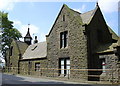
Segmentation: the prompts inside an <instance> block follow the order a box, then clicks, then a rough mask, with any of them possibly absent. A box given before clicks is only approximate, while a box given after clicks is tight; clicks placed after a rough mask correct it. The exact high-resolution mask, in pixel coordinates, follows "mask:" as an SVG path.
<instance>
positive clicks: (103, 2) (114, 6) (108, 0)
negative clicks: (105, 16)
mask: <svg viewBox="0 0 120 86" xmlns="http://www.w3.org/2000/svg"><path fill="white" fill-rule="evenodd" d="M118 1H119V0H98V4H99V6H100V8H101V10H102V11H103V12H105V13H111V12H117V11H118Z"/></svg>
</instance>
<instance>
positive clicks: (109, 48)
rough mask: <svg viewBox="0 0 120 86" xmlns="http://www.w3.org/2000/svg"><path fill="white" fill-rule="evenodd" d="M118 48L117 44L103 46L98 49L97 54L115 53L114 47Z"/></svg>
mask: <svg viewBox="0 0 120 86" xmlns="http://www.w3.org/2000/svg"><path fill="white" fill-rule="evenodd" d="M116 46H117V43H112V44H111V43H110V44H105V45H101V46H99V47H98V49H97V53H107V52H113V51H114V50H115V48H114V47H116Z"/></svg>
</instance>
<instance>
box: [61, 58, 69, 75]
mask: <svg viewBox="0 0 120 86" xmlns="http://www.w3.org/2000/svg"><path fill="white" fill-rule="evenodd" d="M62 60H63V61H64V64H61V61H62ZM67 60H69V61H70V58H69V57H67V58H59V69H60V70H59V75H64V76H66V75H68V72H67V71H68V70H69V69H67V66H70V64H67ZM62 66H64V74H62V72H61V71H62V70H61V69H62V68H61V67H62ZM69 74H70V71H69Z"/></svg>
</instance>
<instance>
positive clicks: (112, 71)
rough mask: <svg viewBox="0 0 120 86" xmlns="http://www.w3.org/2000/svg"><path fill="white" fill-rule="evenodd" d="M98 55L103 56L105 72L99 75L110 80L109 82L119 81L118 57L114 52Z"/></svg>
mask: <svg viewBox="0 0 120 86" xmlns="http://www.w3.org/2000/svg"><path fill="white" fill-rule="evenodd" d="M100 57H102V58H105V63H106V65H105V68H106V72H105V73H104V74H103V75H104V76H102V75H101V79H103V78H102V77H105V78H104V79H103V80H105V81H110V82H118V81H119V73H120V72H119V71H120V70H119V66H120V64H118V57H117V56H115V54H109V55H101V56H100Z"/></svg>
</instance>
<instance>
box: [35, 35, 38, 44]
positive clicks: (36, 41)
mask: <svg viewBox="0 0 120 86" xmlns="http://www.w3.org/2000/svg"><path fill="white" fill-rule="evenodd" d="M35 43H38V40H37V36H35V40H34V44H35Z"/></svg>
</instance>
